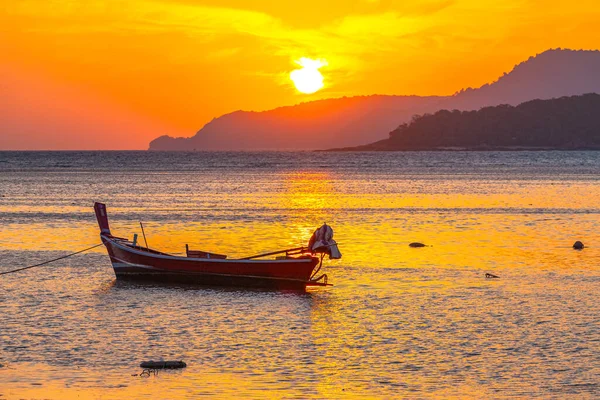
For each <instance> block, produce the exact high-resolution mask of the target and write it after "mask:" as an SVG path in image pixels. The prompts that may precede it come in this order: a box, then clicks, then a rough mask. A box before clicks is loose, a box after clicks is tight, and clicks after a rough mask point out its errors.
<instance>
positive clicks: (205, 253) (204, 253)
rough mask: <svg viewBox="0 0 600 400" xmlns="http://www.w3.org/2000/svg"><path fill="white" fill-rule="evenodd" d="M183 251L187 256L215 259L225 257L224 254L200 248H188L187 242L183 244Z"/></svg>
mask: <svg viewBox="0 0 600 400" xmlns="http://www.w3.org/2000/svg"><path fill="white" fill-rule="evenodd" d="M185 253H186V255H187V257H188V258H215V259H217V260H224V259H226V258H227V256H226V255H224V254H217V253H209V252H208V251H202V250H190V248H189V246H188V245H187V244H186V245H185Z"/></svg>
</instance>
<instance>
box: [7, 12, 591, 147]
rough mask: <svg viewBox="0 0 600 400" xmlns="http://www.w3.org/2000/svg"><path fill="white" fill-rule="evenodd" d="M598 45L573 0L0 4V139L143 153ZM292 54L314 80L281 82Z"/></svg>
mask: <svg viewBox="0 0 600 400" xmlns="http://www.w3.org/2000/svg"><path fill="white" fill-rule="evenodd" d="M0 1H2V0H0ZM599 43H600V6H599V5H598V2H597V1H589V0H583V1H580V2H576V3H573V2H565V1H553V0H552V1H539V0H530V1H525V0H504V1H494V2H488V3H485V2H483V1H474V0H456V1H452V0H442V1H436V0H431V1H413V2H407V1H394V0H387V1H386V0H381V1H377V0H344V1H339V0H330V1H323V0H319V1H316V0H306V1H302V2H298V1H267V0H257V1H240V0H220V1H217V0H206V1H200V0H198V1H195V0H180V1H169V2H167V1H164V0H154V1H147V0H129V1H114V0H108V1H94V0H88V1H82V0H79V1H78V0H38V1H27V0H15V1H8V0H3V1H2V4H1V5H0V79H2V81H1V82H0V94H1V96H2V98H0V108H1V110H0V149H1V148H140V149H144V148H146V147H147V143H148V141H149V140H151V139H153V138H154V137H156V136H159V135H162V134H170V135H172V136H191V135H193V134H194V133H195V131H197V130H198V129H199V128H201V127H202V125H203V124H204V123H206V122H208V121H210V120H211V119H212V118H213V117H216V116H219V115H221V114H223V113H227V112H231V111H234V110H237V109H245V110H264V109H269V108H273V107H277V106H280V105H288V104H295V103H298V102H301V101H307V100H314V99H319V98H326V97H340V96H352V95H366V94H374V93H383V94H421V95H426V94H452V93H454V92H455V91H457V90H460V89H461V88H463V87H469V86H471V87H476V86H480V85H482V84H484V83H486V82H489V81H492V80H495V79H496V78H497V77H498V76H499V75H501V74H502V73H503V72H505V71H509V70H510V69H511V68H512V66H513V65H514V64H516V63H518V62H520V61H523V60H525V59H527V58H528V57H529V56H530V55H534V54H536V53H539V52H542V51H544V50H546V49H548V48H556V47H565V48H575V49H579V48H584V49H594V48H597V47H599ZM301 57H310V58H314V59H324V60H326V61H327V66H326V67H323V68H322V69H321V72H322V73H323V75H324V76H325V88H324V89H323V90H321V91H319V92H317V93H315V94H312V95H305V94H301V93H299V92H298V91H297V90H296V89H295V88H294V86H293V85H292V83H291V81H290V80H289V73H290V71H292V70H293V69H295V68H297V64H295V63H294V61H295V60H298V59H300V58H301ZM117 139H119V140H120V145H117V144H116V142H115V140H117Z"/></svg>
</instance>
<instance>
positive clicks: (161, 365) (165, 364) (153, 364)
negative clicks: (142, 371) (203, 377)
mask: <svg viewBox="0 0 600 400" xmlns="http://www.w3.org/2000/svg"><path fill="white" fill-rule="evenodd" d="M140 367H141V368H147V369H178V368H185V367H187V365H186V363H184V362H183V361H144V362H143V363H141V364H140Z"/></svg>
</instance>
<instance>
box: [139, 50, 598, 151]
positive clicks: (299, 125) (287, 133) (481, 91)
mask: <svg viewBox="0 0 600 400" xmlns="http://www.w3.org/2000/svg"><path fill="white" fill-rule="evenodd" d="M599 71H600V52H598V51H575V50H560V49H557V50H548V51H546V52H544V53H542V54H539V55H537V56H535V57H531V58H529V59H528V60H527V61H524V62H522V63H521V64H519V65H517V66H515V67H514V69H513V70H512V71H511V72H509V73H507V74H504V76H502V77H500V78H499V79H498V80H497V81H495V82H493V83H491V84H486V85H484V86H482V87H480V88H477V89H466V90H462V91H461V92H458V93H456V94H455V95H453V96H446V97H443V96H439V97H436V96H433V97H419V96H382V95H373V96H358V97H344V98H339V99H326V100H319V101H313V102H307V103H302V104H298V105H295V106H289V107H281V108H276V109H273V110H269V111H263V112H252V111H236V112H233V113H230V114H226V115H223V116H221V117H218V118H215V119H213V120H212V121H211V122H209V123H208V124H206V125H205V126H204V127H203V128H202V129H200V130H199V131H198V132H197V133H196V135H195V136H193V137H191V138H172V137H170V136H162V137H160V138H157V139H155V140H153V141H152V142H151V143H150V150H194V149H195V150H266V149H270V150H284V149H292V150H313V149H323V148H332V147H336V148H339V147H351V146H357V145H361V144H364V143H370V142H373V141H374V140H377V139H378V138H385V137H386V135H387V133H388V132H390V131H391V130H393V129H394V128H396V127H397V126H398V125H399V124H401V123H404V122H407V121H409V120H410V119H411V117H412V116H413V115H414V114H422V113H428V112H434V111H436V110H440V109H451V110H452V109H459V110H476V109H479V108H481V107H485V106H493V105H498V104H510V105H517V104H520V103H522V102H524V101H527V100H531V99H550V98H555V97H561V96H570V95H581V94H584V93H600V72H599Z"/></svg>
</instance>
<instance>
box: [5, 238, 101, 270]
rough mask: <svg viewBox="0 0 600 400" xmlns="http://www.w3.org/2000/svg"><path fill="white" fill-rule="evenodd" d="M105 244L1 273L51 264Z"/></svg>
mask: <svg viewBox="0 0 600 400" xmlns="http://www.w3.org/2000/svg"><path fill="white" fill-rule="evenodd" d="M103 244H104V243H100V244H97V245H95V246H92V247H88V248H87V249H83V250H79V251H76V252H75V253H71V254H67V255H66V256H62V257H58V258H55V259H54V260H50V261H45V262H43V263H40V264H35V265H30V266H29V267H23V268H18V269H13V270H12V271H6V272H0V275H6V274H12V273H13V272H19V271H23V270H26V269H29V268H35V267H41V266H42V265H46V264H50V263H53V262H54V261H58V260H62V259H64V258H68V257H71V256H74V255H76V254H79V253H83V252H86V251H88V250H91V249H95V248H96V247H99V246H102V245H103Z"/></svg>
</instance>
